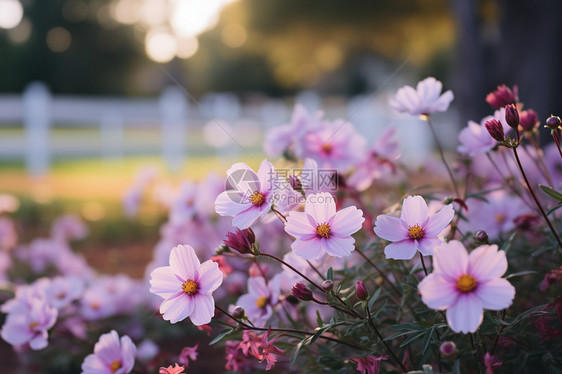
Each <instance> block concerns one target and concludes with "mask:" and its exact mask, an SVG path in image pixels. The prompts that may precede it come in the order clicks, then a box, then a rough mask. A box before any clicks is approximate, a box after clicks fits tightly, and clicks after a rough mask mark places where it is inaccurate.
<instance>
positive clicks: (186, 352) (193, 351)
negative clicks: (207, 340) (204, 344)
mask: <svg viewBox="0 0 562 374" xmlns="http://www.w3.org/2000/svg"><path fill="white" fill-rule="evenodd" d="M198 348H199V344H195V345H194V346H193V347H183V349H182V350H181V353H180V356H179V358H178V361H179V363H180V364H183V365H185V367H186V369H187V368H189V360H191V361H196V360H197V354H198V353H197V349H198Z"/></svg>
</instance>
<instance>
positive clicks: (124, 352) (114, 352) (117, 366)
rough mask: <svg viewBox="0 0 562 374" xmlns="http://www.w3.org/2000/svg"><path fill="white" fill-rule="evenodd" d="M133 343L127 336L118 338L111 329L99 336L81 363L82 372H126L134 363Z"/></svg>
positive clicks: (98, 373) (84, 373)
mask: <svg viewBox="0 0 562 374" xmlns="http://www.w3.org/2000/svg"><path fill="white" fill-rule="evenodd" d="M136 350H137V349H136V347H135V344H134V343H133V342H132V341H131V338H129V337H128V336H126V335H125V336H123V337H121V339H119V335H118V334H117V331H115V330H112V331H111V332H109V333H107V334H103V335H101V336H100V338H99V340H98V342H97V343H96V345H95V346H94V353H92V354H90V355H88V356H87V357H86V358H85V359H84V362H83V363H82V374H126V373H130V372H131V370H133V366H134V365H135V353H136Z"/></svg>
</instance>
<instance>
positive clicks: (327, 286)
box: [322, 279, 334, 292]
mask: <svg viewBox="0 0 562 374" xmlns="http://www.w3.org/2000/svg"><path fill="white" fill-rule="evenodd" d="M332 288H334V282H332V281H331V280H329V279H326V280H325V281H324V282H322V289H323V290H324V291H326V292H329V291H331V290H332Z"/></svg>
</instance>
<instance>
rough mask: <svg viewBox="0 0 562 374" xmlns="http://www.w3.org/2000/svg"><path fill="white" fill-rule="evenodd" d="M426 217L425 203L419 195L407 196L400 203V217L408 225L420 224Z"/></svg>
mask: <svg viewBox="0 0 562 374" xmlns="http://www.w3.org/2000/svg"><path fill="white" fill-rule="evenodd" d="M427 217H428V213H427V204H426V202H425V200H424V199H423V197H421V196H408V197H407V198H406V199H404V203H403V204H402V213H401V214H400V219H402V221H404V222H405V223H406V225H408V226H414V225H418V226H422V225H423V224H424V223H425V220H426V219H427Z"/></svg>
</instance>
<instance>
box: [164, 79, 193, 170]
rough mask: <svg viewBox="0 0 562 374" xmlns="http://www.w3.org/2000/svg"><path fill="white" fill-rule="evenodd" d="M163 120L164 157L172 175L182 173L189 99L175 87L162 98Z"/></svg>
mask: <svg viewBox="0 0 562 374" xmlns="http://www.w3.org/2000/svg"><path fill="white" fill-rule="evenodd" d="M159 109H160V115H161V118H162V124H161V126H162V127H161V138H162V157H163V158H164V161H165V162H166V165H167V166H168V169H169V170H170V171H171V172H172V173H178V172H180V171H181V168H182V164H183V161H184V158H185V156H186V148H187V144H186V143H187V142H186V136H187V113H188V110H189V107H188V102H187V98H186V97H185V95H184V94H183V93H182V92H181V90H180V89H179V88H177V87H175V86H170V87H166V88H165V89H164V91H163V92H162V94H161V96H160V102H159Z"/></svg>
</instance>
